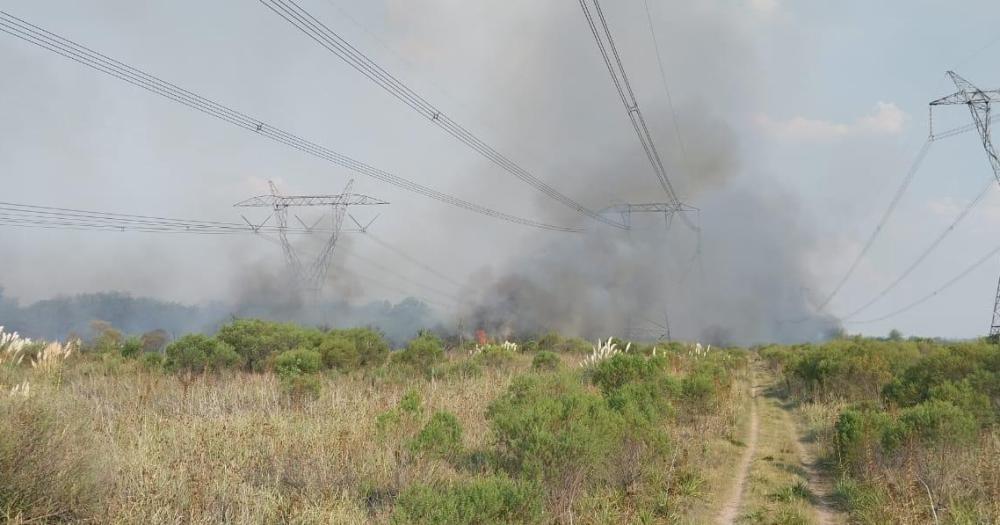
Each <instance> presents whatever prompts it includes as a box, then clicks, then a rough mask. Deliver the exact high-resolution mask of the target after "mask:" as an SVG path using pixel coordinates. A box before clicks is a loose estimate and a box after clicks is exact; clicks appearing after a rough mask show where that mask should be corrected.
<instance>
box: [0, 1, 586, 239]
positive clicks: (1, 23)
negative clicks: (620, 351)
mask: <svg viewBox="0 0 1000 525" xmlns="http://www.w3.org/2000/svg"><path fill="white" fill-rule="evenodd" d="M0 31H3V32H5V33H8V34H10V35H12V36H15V37H17V38H20V39H21V40H24V41H26V42H28V43H31V44H34V45H36V46H39V47H41V48H44V49H47V50H49V51H52V52H54V53H56V54H59V55H62V56H63V57H66V58H69V59H70V60H73V61H75V62H78V63H80V64H82V65H85V66H87V67H90V68H92V69H95V70H97V71H100V72H102V73H105V74H107V75H110V76H113V77H115V78H118V79H119V80H122V81H125V82H127V83H129V84H132V85H134V86H136V87H140V88H142V89H145V90H147V91H149V92H151V93H154V94H157V95H160V96H162V97H164V98H167V99H170V100H172V101H174V102H178V103H180V104H183V105H185V106H188V107H190V108H192V109H196V110H198V111H201V112H202V113H205V114H207V115H210V116H212V117H215V118H217V119H219V120H222V121H225V122H228V123H230V124H232V125H234V126H238V127H240V128H243V129H246V130H249V131H252V132H255V133H257V134H258V135H261V136H264V137H266V138H268V139H271V140H273V141H275V142H279V143H281V144H285V145H286V146H289V147H292V148H295V149H297V150H299V151H302V152H304V153H308V154H310V155H313V156H315V157H318V158H321V159H324V160H326V161H328V162H331V163H333V164H336V165H338V166H342V167H344V168H347V169H349V170H352V171H355V172H357V173H361V174H363V175H367V176H369V177H372V178H374V179H377V180H380V181H383V182H387V183H389V184H392V185H394V186H397V187H400V188H402V189H405V190H407V191H410V192H413V193H417V194H420V195H423V196H425V197H429V198H432V199H435V200H437V201H439V202H443V203H446V204H449V205H451V206H455V207H458V208H462V209H465V210H468V211H472V212H474V213H479V214H481V215H485V216H488V217H492V218H495V219H500V220H504V221H507V222H511V223H514V224H520V225H523V226H530V227H534V228H539V229H544V230H551V231H561V232H579V231H582V230H581V229H579V228H569V227H563V226H556V225H552V224H547V223H543V222H540V221H535V220H532V219H526V218H523V217H518V216H515V215H510V214H507V213H503V212H500V211H497V210H494V209H491V208H487V207H485V206H482V205H479V204H475V203H472V202H469V201H466V200H463V199H460V198H458V197H456V196H454V195H450V194H447V193H443V192H440V191H437V190H434V189H431V188H429V187H427V186H423V185H421V184H418V183H416V182H413V181H410V180H408V179H404V178H402V177H399V176H397V175H394V174H392V173H389V172H386V171H383V170H380V169H377V168H374V167H372V166H369V165H367V164H365V163H363V162H360V161H358V160H355V159H353V158H351V157H348V156H346V155H342V154H340V153H337V152H335V151H333V150H330V149H328V148H325V147H323V146H320V145H318V144H315V143H313V142H310V141H308V140H306V139H303V138H300V137H297V136H295V135H292V134H291V133H288V132H286V131H282V130H280V129H278V128H275V127H273V126H270V125H268V124H266V123H264V122H263V121H262V120H260V119H257V118H254V117H250V116H248V115H246V114H244V113H241V112H239V111H236V110H234V109H231V108H229V107H226V106H223V105H222V104H219V103H217V102H214V101H212V100H209V99H207V98H204V97H202V96H200V95H197V94H195V93H193V92H191V91H188V90H186V89H183V88H180V87H178V86H176V85H175V84H171V83H169V82H166V81H163V80H161V79H159V78H157V77H155V76H152V75H150V74H148V73H145V72H143V71H142V70H139V69H136V68H134V67H132V66H129V65H126V64H124V63H122V62H119V61H117V60H114V59H112V58H109V57H107V56H105V55H103V54H101V53H98V52H96V51H93V50H91V49H89V48H86V47H84V46H82V45H80V44H77V43H75V42H73V41H71V40H68V39H66V38H64V37H61V36H59V35H56V34H54V33H51V32H49V31H46V30H44V29H42V28H40V27H38V26H35V25H33V24H31V23H29V22H26V21H24V20H22V19H20V18H17V17H15V16H13V15H10V14H8V13H6V12H3V11H0Z"/></svg>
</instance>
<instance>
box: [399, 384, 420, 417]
mask: <svg viewBox="0 0 1000 525" xmlns="http://www.w3.org/2000/svg"><path fill="white" fill-rule="evenodd" d="M399 410H400V411H401V412H403V413H404V414H410V415H412V416H419V415H420V414H422V413H423V412H424V409H423V407H422V406H421V400H420V393H419V392H417V391H416V390H407V391H406V393H405V394H403V397H402V398H400V400H399Z"/></svg>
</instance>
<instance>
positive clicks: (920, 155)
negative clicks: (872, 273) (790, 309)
mask: <svg viewBox="0 0 1000 525" xmlns="http://www.w3.org/2000/svg"><path fill="white" fill-rule="evenodd" d="M996 118H997V116H996V115H994V116H993V117H992V118H991V119H990V120H991V122H992V121H993V120H995V119H996ZM975 129H976V125H975V124H972V125H966V126H959V127H955V128H951V129H948V130H945V131H943V132H941V133H934V127H933V121H931V131H930V136H929V137H928V138H927V140H926V141H925V142H924V144H923V145H922V146H921V148H920V150H919V151H918V152H917V155H916V156H915V157H914V159H913V161H912V163H911V164H910V168H909V169H908V170H907V172H906V174H905V175H904V176H903V179H902V181H900V185H899V187H898V188H897V189H896V192H895V193H894V194H893V197H892V200H890V201H889V206H888V207H887V208H886V210H885V211H884V212H883V213H882V217H881V218H880V219H879V221H878V223H877V224H876V225H875V229H874V230H872V233H871V235H869V236H868V239H867V240H866V241H865V244H864V245H863V246H862V248H861V251H860V252H858V255H857V256H856V257H855V258H854V261H852V262H851V265H850V266H849V267H848V269H847V272H845V273H844V275H843V277H841V279H840V281H838V282H837V285H836V286H834V288H833V290H832V291H831V292H830V293H829V294H828V295H827V296H826V298H825V299H823V301H822V302H820V304H819V305H817V306H816V311H817V312H823V311H824V310H825V309H826V307H827V306H829V304H830V302H831V301H832V300H833V299H834V298H835V297H836V296H837V294H839V293H840V291H841V290H842V289H843V288H844V285H845V284H847V281H849V280H850V278H851V277H852V276H853V275H854V272H855V270H857V268H858V266H859V265H860V264H861V261H862V260H863V259H864V258H865V256H866V255H867V254H868V251H869V250H870V249H871V247H872V245H874V243H875V240H876V239H877V238H878V237H879V235H881V233H882V232H883V231H884V227H885V225H886V223H887V222H888V221H889V219H890V218H891V217H892V215H893V213H894V212H895V210H896V207H897V206H898V205H899V202H900V200H901V199H902V198H903V195H904V194H905V193H906V191H907V190H908V189H909V187H910V183H911V182H913V178H914V176H915V175H916V174H917V171H919V170H920V167H921V166H922V165H923V162H924V159H925V158H926V156H927V153H928V152H929V151H930V148H931V146H932V144H933V143H934V142H937V141H939V140H944V139H947V138H950V137H954V136H957V135H961V134H963V133H968V132H970V131H973V130H975ZM806 319H807V318H803V319H801V320H800V321H801V322H804V321H805V320H806ZM792 322H796V321H792Z"/></svg>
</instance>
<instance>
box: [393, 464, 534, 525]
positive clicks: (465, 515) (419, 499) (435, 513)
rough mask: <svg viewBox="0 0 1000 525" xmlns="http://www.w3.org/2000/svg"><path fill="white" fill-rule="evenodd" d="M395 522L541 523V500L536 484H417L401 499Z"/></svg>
mask: <svg viewBox="0 0 1000 525" xmlns="http://www.w3.org/2000/svg"><path fill="white" fill-rule="evenodd" d="M392 521H393V523H398V524H402V523H421V524H428V525H437V524H440V525H462V524H470V525H471V524H477V525H478V524H485V523H507V524H514V523H518V524H522V523H539V522H541V521H542V496H541V491H540V490H539V487H538V485H536V484H534V483H529V482H519V481H515V480H511V479H508V478H504V477H497V476H493V477H486V478H477V479H473V480H471V481H466V482H458V483H452V484H449V485H446V486H444V487H434V486H430V485H424V484H415V485H411V486H410V487H408V488H407V489H406V490H404V491H403V493H402V494H400V495H399V499H398V500H397V502H396V511H395V514H394V515H393V517H392Z"/></svg>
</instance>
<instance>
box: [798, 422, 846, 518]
mask: <svg viewBox="0 0 1000 525" xmlns="http://www.w3.org/2000/svg"><path fill="white" fill-rule="evenodd" d="M785 426H786V428H787V429H788V433H789V435H790V436H791V438H792V441H794V442H795V452H796V455H798V457H799V464H800V466H801V467H802V469H803V470H804V471H805V473H806V478H807V480H808V483H809V491H810V492H811V493H812V494H813V496H815V499H814V500H813V502H812V503H813V509H814V511H815V514H816V523H817V524H818V525H836V524H839V523H843V522H844V520H843V519H842V518H843V516H841V514H840V513H839V512H837V510H836V507H834V505H833V482H832V481H831V480H830V479H829V477H828V476H827V475H826V474H824V473H823V472H822V470H820V467H819V465H818V464H817V461H816V458H815V457H813V455H812V454H811V453H810V452H809V450H808V449H807V448H806V446H805V445H804V444H803V443H802V438H801V436H800V435H799V431H798V429H797V428H796V426H795V422H794V421H792V417H791V414H789V413H788V410H787V409H786V410H785Z"/></svg>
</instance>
